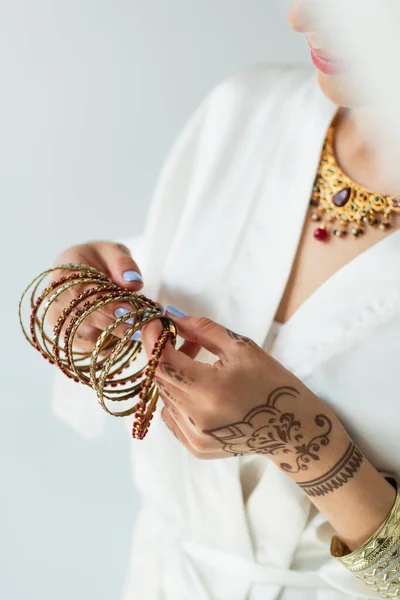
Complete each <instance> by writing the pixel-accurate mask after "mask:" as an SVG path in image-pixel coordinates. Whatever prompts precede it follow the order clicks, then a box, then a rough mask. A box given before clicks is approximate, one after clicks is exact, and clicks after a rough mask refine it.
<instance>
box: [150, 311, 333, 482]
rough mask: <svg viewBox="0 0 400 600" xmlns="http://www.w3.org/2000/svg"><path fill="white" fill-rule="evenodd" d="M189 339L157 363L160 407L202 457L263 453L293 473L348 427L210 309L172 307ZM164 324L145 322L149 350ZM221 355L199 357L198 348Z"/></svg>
mask: <svg viewBox="0 0 400 600" xmlns="http://www.w3.org/2000/svg"><path fill="white" fill-rule="evenodd" d="M166 316H168V318H170V319H172V320H173V321H174V323H175V325H176V327H177V331H178V334H179V335H180V336H181V337H182V338H184V339H185V340H186V341H185V343H184V344H183V345H182V346H181V348H179V350H176V349H175V348H173V346H172V344H170V343H168V344H167V345H166V346H165V348H164V350H163V352H162V354H161V357H160V361H159V363H158V365H157V368H156V370H155V382H156V384H157V386H158V388H159V391H160V396H161V398H162V400H163V401H164V403H165V405H166V406H165V407H164V408H163V409H162V411H161V415H162V417H163V418H164V420H165V422H166V424H167V426H168V427H169V428H170V430H171V431H172V432H173V433H174V435H175V436H176V437H177V438H178V440H179V441H180V442H181V443H182V444H183V445H184V446H185V447H186V448H187V449H188V450H189V451H190V452H191V453H192V454H193V455H194V456H196V457H198V458H201V459H215V458H228V457H231V456H243V455H246V454H253V453H257V454H264V455H266V456H268V457H270V458H271V459H272V460H274V462H276V463H277V464H278V466H279V467H280V468H281V469H283V470H284V471H286V472H287V473H299V472H300V471H303V470H307V468H308V466H309V464H310V463H311V462H313V461H318V460H319V459H320V457H319V452H320V450H321V447H323V446H327V445H328V444H330V441H331V437H332V436H333V434H334V433H335V431H338V432H339V433H340V434H341V435H343V432H344V430H343V427H342V425H341V423H340V422H339V420H338V419H337V418H336V416H335V415H334V414H333V412H332V411H331V410H330V408H329V407H328V406H327V405H326V404H325V403H324V402H323V401H322V400H320V399H319V398H318V397H317V396H316V395H315V394H314V393H313V392H311V390H309V389H308V388H307V387H306V386H305V385H304V384H303V383H302V382H301V381H300V380H299V379H298V378H297V377H296V376H295V375H293V374H292V373H291V372H290V371H288V370H287V369H286V368H285V367H283V366H282V365H281V364H280V363H279V362H277V361H276V360H275V359H274V358H273V357H272V356H270V355H269V354H267V353H266V352H264V351H263V350H262V348H260V346H258V345H257V344H256V343H255V342H254V341H252V340H251V339H249V338H247V337H245V336H243V335H240V334H239V333H235V332H233V331H231V330H230V329H227V328H225V327H223V326H222V325H219V324H217V323H215V322H214V321H212V320H210V319H208V318H206V317H194V316H186V317H175V316H172V315H170V314H169V313H166ZM161 330H162V328H161V323H160V322H159V321H158V320H155V321H153V322H151V323H149V324H148V325H146V326H144V327H143V331H142V343H143V346H144V349H145V351H146V354H147V355H148V356H150V355H151V351H152V349H153V347H154V344H155V343H156V340H157V337H158V335H159V334H160V332H161ZM202 347H204V348H206V350H208V351H209V352H211V353H212V354H214V355H215V356H217V357H219V358H218V360H216V362H215V363H214V364H213V365H211V364H207V363H203V362H200V361H195V360H194V359H195V357H196V356H197V354H198V352H199V351H200V349H201V348H202Z"/></svg>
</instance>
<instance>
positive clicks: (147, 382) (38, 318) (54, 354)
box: [18, 263, 177, 439]
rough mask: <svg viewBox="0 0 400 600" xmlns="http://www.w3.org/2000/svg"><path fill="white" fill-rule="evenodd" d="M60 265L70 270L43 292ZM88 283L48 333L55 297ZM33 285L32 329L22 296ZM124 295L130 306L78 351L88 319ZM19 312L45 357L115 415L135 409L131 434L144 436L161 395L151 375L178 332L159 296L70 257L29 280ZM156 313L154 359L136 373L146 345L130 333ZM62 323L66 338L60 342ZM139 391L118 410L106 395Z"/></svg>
mask: <svg viewBox="0 0 400 600" xmlns="http://www.w3.org/2000/svg"><path fill="white" fill-rule="evenodd" d="M56 270H67V271H68V270H69V271H72V273H71V274H69V275H67V276H63V277H60V279H58V280H54V281H52V282H51V283H50V284H49V285H48V286H47V287H45V288H44V289H43V290H42V291H41V292H40V293H39V289H40V288H41V285H42V284H43V281H44V280H45V279H46V277H47V276H48V275H49V274H50V273H52V272H53V271H56ZM89 284H91V285H92V286H93V287H90V288H89V289H86V290H84V291H83V292H81V293H80V294H79V295H78V296H76V297H75V298H73V299H72V300H71V301H69V302H68V304H67V305H66V306H65V308H64V309H63V310H62V311H61V313H60V315H59V317H58V319H57V322H56V325H55V326H54V328H53V331H52V334H53V335H52V336H51V337H50V336H49V335H48V334H47V333H46V330H45V319H46V315H47V313H48V310H49V308H50V306H51V305H52V303H53V302H54V301H57V300H58V299H59V298H60V297H61V296H62V294H63V293H64V292H65V291H66V290H68V289H70V288H71V287H73V286H76V285H89ZM30 290H31V296H30V327H29V333H28V332H27V331H26V329H25V327H24V324H23V316H22V312H23V303H24V299H25V297H26V296H27V294H28V292H29V291H30ZM121 301H123V302H128V303H129V304H131V305H132V311H130V312H129V313H127V314H125V315H123V316H122V317H118V318H116V319H115V320H114V321H112V322H111V324H110V325H109V326H108V327H107V328H106V329H104V331H102V332H101V334H100V335H99V337H98V339H97V341H96V343H95V345H94V348H93V350H92V351H91V352H87V351H86V352H81V351H77V350H76V349H75V348H74V347H73V344H74V338H75V336H76V334H77V332H78V330H79V327H80V326H81V325H82V323H83V322H84V320H85V319H86V318H87V317H88V316H89V315H90V314H92V313H93V312H95V311H96V310H99V309H100V308H102V307H104V306H105V305H107V304H110V303H112V302H121ZM18 313H19V320H20V325H21V328H22V331H23V334H24V336H25V338H26V339H27V340H28V342H29V343H30V344H31V345H32V346H33V347H34V348H35V349H36V350H38V351H39V352H40V354H41V355H42V356H43V357H44V358H45V359H46V360H48V361H49V362H50V363H51V364H55V365H56V366H57V367H58V368H59V369H60V370H61V371H62V372H63V373H64V374H65V375H66V376H67V377H69V378H71V379H73V380H74V381H76V382H80V383H82V384H84V385H88V386H89V387H91V388H92V389H93V390H94V391H95V392H96V394H97V398H98V402H99V404H100V405H101V406H102V408H103V409H104V410H105V411H106V412H107V413H108V414H111V415H113V416H116V417H125V416H129V415H131V414H134V423H133V426H132V436H133V437H134V438H136V439H143V438H144V437H145V435H146V434H147V431H148V429H149V426H150V422H151V420H152V418H153V413H154V411H155V409H156V406H157V400H158V397H159V393H158V388H157V386H156V385H155V384H154V381H153V380H154V374H155V369H156V367H157V364H158V361H159V358H160V356H161V353H162V350H163V349H164V347H165V345H166V344H167V342H168V341H170V342H171V343H172V345H173V346H174V347H175V344H176V335H177V330H176V327H175V324H174V323H173V321H171V320H170V319H168V318H167V317H166V316H165V315H164V314H163V313H162V311H161V310H160V308H159V306H158V304H157V303H156V302H154V301H153V300H151V299H150V298H147V296H145V295H143V294H138V293H135V292H131V291H130V290H127V289H126V288H123V287H121V286H119V285H117V284H116V283H114V282H113V281H112V280H111V279H110V278H109V277H108V276H106V275H105V274H104V273H102V272H101V271H99V270H98V269H95V268H94V267H90V266H89V265H85V264H77V263H67V264H63V265H59V266H56V267H53V268H52V269H48V270H47V271H44V272H42V273H41V274H40V275H38V276H37V277H36V278H35V279H34V280H33V281H31V283H30V284H29V285H28V286H27V288H26V289H25V290H24V292H23V294H22V296H21V299H20V302H19V309H18ZM132 317H135V319H134V324H132V325H130V326H129V327H128V328H127V329H126V331H125V333H124V335H123V336H122V338H120V339H119V338H117V337H115V336H114V335H113V334H112V332H113V331H114V329H115V328H116V327H118V326H119V325H121V324H123V323H125V322H126V321H127V320H130V319H131V318H132ZM68 319H69V320H68ZM153 319H160V320H161V323H162V326H163V331H162V332H161V334H160V335H159V338H158V340H157V342H156V344H155V346H154V348H153V352H152V357H151V358H150V360H149V361H147V364H146V365H145V366H144V367H143V368H141V369H139V370H138V371H137V372H133V373H132V372H131V367H132V364H133V363H134V361H135V360H136V359H137V357H138V355H139V354H140V351H141V349H142V344H141V342H139V341H138V342H133V341H132V340H131V336H132V333H134V332H135V331H137V330H138V329H141V328H142V327H143V325H146V323H148V322H150V321H151V320H153ZM64 327H65V332H64V336H63V343H62V345H60V344H59V340H60V335H61V332H62V330H63V328H64ZM29 334H30V335H29ZM102 354H103V356H102V357H101V355H102ZM100 357H101V358H100ZM123 372H125V373H124V374H123ZM129 384H133V385H129ZM136 396H138V402H137V403H136V404H135V405H134V406H129V407H128V408H125V409H123V410H119V411H118V412H116V411H113V410H111V409H110V407H108V406H107V405H106V400H109V401H111V402H112V403H114V404H115V403H121V402H122V403H125V402H126V401H128V400H130V399H132V398H135V397H136Z"/></svg>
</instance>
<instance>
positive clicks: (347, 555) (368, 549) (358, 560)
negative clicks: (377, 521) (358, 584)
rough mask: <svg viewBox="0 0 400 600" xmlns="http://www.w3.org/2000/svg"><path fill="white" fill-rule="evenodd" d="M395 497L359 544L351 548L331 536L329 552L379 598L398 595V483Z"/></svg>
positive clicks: (399, 525) (399, 528) (399, 557)
mask: <svg viewBox="0 0 400 600" xmlns="http://www.w3.org/2000/svg"><path fill="white" fill-rule="evenodd" d="M392 480H393V481H394V482H395V484H396V498H395V501H394V503H393V506H392V508H391V510H390V512H389V514H388V515H387V517H386V519H385V520H384V522H383V523H382V525H381V526H380V527H379V528H378V529H377V531H376V532H375V533H374V534H373V535H372V536H371V537H370V538H369V539H368V540H367V541H366V542H365V543H364V544H363V545H362V546H360V547H359V548H357V549H356V550H354V552H351V551H350V549H349V548H348V547H347V546H346V544H345V543H344V542H342V540H340V538H338V537H337V536H333V538H332V541H331V548H330V551H331V555H332V556H334V557H335V558H337V560H338V561H339V562H341V563H342V564H343V565H344V566H345V567H346V568H347V569H348V570H349V571H351V572H352V573H354V574H355V575H356V576H357V577H359V578H360V579H362V580H363V581H364V582H365V583H366V584H367V585H370V586H371V587H372V589H373V590H375V591H376V592H378V594H379V595H380V596H381V597H382V598H400V483H399V480H398V479H396V478H394V477H393V478H392Z"/></svg>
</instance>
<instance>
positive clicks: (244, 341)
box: [225, 327, 251, 346]
mask: <svg viewBox="0 0 400 600" xmlns="http://www.w3.org/2000/svg"><path fill="white" fill-rule="evenodd" d="M225 329H226V331H227V333H228V335H229V337H230V338H231V339H232V340H234V341H235V342H237V344H238V346H250V345H251V339H250V338H248V337H246V336H245V335H240V334H239V333H235V332H234V331H231V329H228V328H227V327H225Z"/></svg>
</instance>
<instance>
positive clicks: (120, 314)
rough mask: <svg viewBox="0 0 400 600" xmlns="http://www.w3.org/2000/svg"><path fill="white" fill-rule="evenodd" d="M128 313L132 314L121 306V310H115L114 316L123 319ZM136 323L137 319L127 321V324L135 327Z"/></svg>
mask: <svg viewBox="0 0 400 600" xmlns="http://www.w3.org/2000/svg"><path fill="white" fill-rule="evenodd" d="M128 312H132V311H131V310H128V309H127V308H124V307H123V306H120V307H119V308H117V309H115V311H114V315H115V316H116V317H123V316H124V315H126V313H128ZM134 322H135V318H134V317H132V318H131V319H128V320H127V321H125V323H128V324H129V325H133V324H134Z"/></svg>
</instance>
